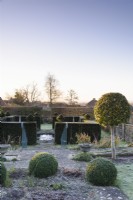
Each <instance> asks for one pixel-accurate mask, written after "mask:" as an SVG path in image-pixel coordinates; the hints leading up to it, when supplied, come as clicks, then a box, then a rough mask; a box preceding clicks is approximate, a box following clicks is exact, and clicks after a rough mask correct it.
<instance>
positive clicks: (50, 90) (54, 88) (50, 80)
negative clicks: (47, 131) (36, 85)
mask: <svg viewBox="0 0 133 200" xmlns="http://www.w3.org/2000/svg"><path fill="white" fill-rule="evenodd" d="M58 84H59V82H58V80H57V79H56V78H55V77H54V75H52V74H48V75H47V77H46V82H45V89H46V94H47V95H48V98H49V105H50V107H51V106H52V104H53V103H54V102H55V101H56V100H57V99H58V98H59V97H60V96H61V91H60V90H59V89H58Z"/></svg>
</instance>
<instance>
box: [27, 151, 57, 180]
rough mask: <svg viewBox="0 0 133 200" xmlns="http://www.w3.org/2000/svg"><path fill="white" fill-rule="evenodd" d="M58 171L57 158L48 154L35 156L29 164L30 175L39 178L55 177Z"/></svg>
mask: <svg viewBox="0 0 133 200" xmlns="http://www.w3.org/2000/svg"><path fill="white" fill-rule="evenodd" d="M57 169H58V162H57V160H56V159H55V157H54V156H53V155H51V154H49V153H46V152H40V153H37V154H35V155H34V156H33V157H32V159H31V160H30V162H29V174H30V175H33V176H35V177H38V178H45V177H48V176H51V175H54V174H55V173H56V172H57Z"/></svg>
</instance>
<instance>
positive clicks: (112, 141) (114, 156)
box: [111, 126, 116, 159]
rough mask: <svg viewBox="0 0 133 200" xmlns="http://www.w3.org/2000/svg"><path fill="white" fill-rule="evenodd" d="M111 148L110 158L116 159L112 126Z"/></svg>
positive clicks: (112, 127) (112, 128)
mask: <svg viewBox="0 0 133 200" xmlns="http://www.w3.org/2000/svg"><path fill="white" fill-rule="evenodd" d="M111 149H112V159H116V152H115V133H114V126H111Z"/></svg>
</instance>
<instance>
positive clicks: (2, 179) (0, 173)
mask: <svg viewBox="0 0 133 200" xmlns="http://www.w3.org/2000/svg"><path fill="white" fill-rule="evenodd" d="M6 177H7V170H6V167H5V165H4V164H3V162H1V161H0V184H1V185H2V186H5V183H6Z"/></svg>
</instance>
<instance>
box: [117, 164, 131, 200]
mask: <svg viewBox="0 0 133 200" xmlns="http://www.w3.org/2000/svg"><path fill="white" fill-rule="evenodd" d="M116 167H117V170H118V176H117V182H116V186H117V187H119V188H120V189H121V190H122V191H123V192H124V193H125V194H126V195H127V196H128V198H129V200H132V199H133V164H123V165H117V166H116Z"/></svg>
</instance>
